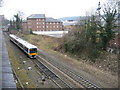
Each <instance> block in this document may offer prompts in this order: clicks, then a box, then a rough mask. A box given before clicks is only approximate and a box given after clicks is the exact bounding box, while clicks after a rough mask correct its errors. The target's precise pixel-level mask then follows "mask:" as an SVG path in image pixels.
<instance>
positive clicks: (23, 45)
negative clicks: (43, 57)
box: [9, 34, 38, 58]
mask: <svg viewBox="0 0 120 90" xmlns="http://www.w3.org/2000/svg"><path fill="white" fill-rule="evenodd" d="M9 36H10V40H11V41H12V42H13V43H15V44H16V45H17V46H18V47H19V48H20V49H21V50H23V51H24V52H25V53H26V54H27V55H28V56H29V57H30V58H36V56H37V55H38V49H37V47H36V46H35V45H32V44H30V43H28V42H26V41H25V40H23V39H21V38H19V37H17V36H15V35H13V34H10V35H9Z"/></svg>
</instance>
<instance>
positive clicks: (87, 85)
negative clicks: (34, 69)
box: [38, 56, 101, 90]
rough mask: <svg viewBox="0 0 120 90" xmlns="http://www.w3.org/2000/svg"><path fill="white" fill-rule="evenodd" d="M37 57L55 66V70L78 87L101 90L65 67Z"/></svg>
mask: <svg viewBox="0 0 120 90" xmlns="http://www.w3.org/2000/svg"><path fill="white" fill-rule="evenodd" d="M38 57H39V58H40V59H41V60H43V61H44V62H49V63H50V64H52V65H53V66H55V67H56V68H57V69H59V70H60V71H62V72H63V73H65V74H66V75H68V76H69V77H70V78H72V79H73V80H74V81H76V82H77V83H78V84H79V85H82V86H83V87H84V88H94V89H98V90H101V89H100V87H99V86H97V85H96V84H94V83H93V82H91V81H89V80H87V79H85V78H84V77H82V76H81V75H79V74H77V73H76V72H74V71H72V70H71V69H69V68H66V67H65V66H63V65H61V64H59V63H58V62H55V61H54V62H53V60H51V59H49V60H45V59H44V58H42V57H41V56H38Z"/></svg>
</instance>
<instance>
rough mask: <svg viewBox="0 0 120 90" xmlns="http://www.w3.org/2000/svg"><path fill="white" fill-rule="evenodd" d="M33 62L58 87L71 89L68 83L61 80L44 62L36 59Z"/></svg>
mask: <svg viewBox="0 0 120 90" xmlns="http://www.w3.org/2000/svg"><path fill="white" fill-rule="evenodd" d="M33 62H34V63H35V64H36V65H37V67H38V68H39V69H40V70H42V71H43V72H44V73H45V74H46V75H47V76H48V77H49V78H50V79H51V80H52V81H53V82H54V83H55V84H56V85H57V86H58V87H59V88H61V89H63V88H69V89H70V90H73V89H72V87H71V86H70V85H68V84H67V83H66V82H65V81H63V80H62V79H61V78H60V77H59V76H58V75H56V74H55V73H54V72H52V71H51V70H50V69H49V68H48V67H47V66H46V65H45V64H43V63H42V62H40V60H38V59H36V60H33Z"/></svg>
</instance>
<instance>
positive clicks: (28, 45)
mask: <svg viewBox="0 0 120 90" xmlns="http://www.w3.org/2000/svg"><path fill="white" fill-rule="evenodd" d="M9 36H10V37H12V38H14V39H15V40H17V41H18V42H19V43H21V44H22V45H23V46H25V47H27V48H29V49H30V48H37V47H36V46H35V45H32V44H30V43H28V42H27V41H25V40H23V39H21V38H19V37H17V36H15V35H14V34H10V35H9Z"/></svg>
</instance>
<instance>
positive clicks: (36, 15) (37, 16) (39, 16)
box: [28, 14, 45, 19]
mask: <svg viewBox="0 0 120 90" xmlns="http://www.w3.org/2000/svg"><path fill="white" fill-rule="evenodd" d="M32 18H33V19H34V18H35V19H36V18H45V14H32V15H30V16H29V17H28V19H32Z"/></svg>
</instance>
